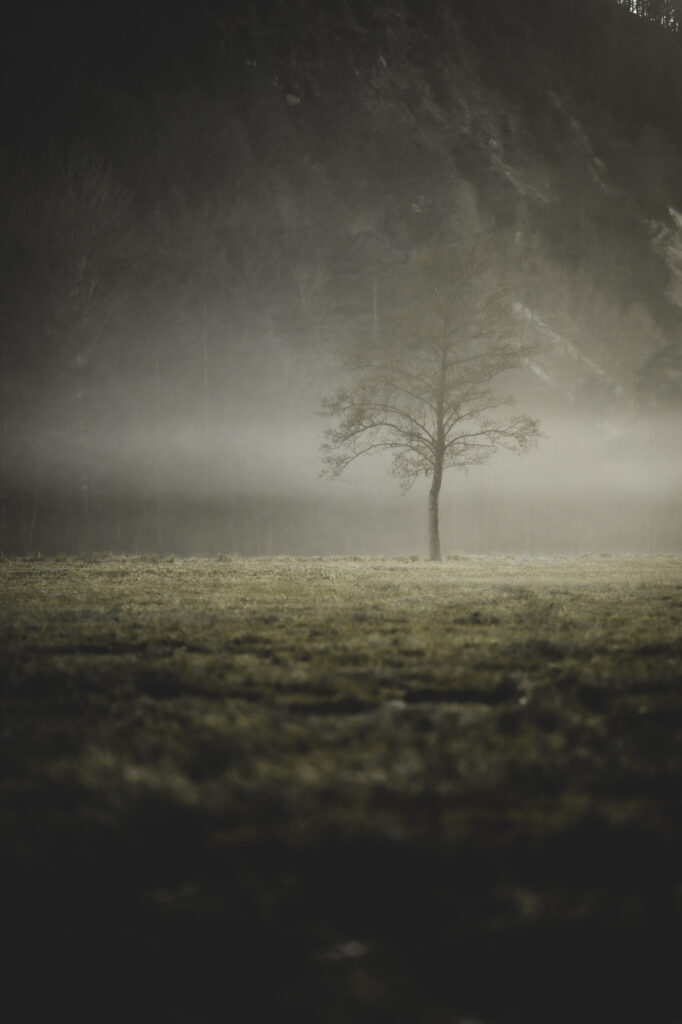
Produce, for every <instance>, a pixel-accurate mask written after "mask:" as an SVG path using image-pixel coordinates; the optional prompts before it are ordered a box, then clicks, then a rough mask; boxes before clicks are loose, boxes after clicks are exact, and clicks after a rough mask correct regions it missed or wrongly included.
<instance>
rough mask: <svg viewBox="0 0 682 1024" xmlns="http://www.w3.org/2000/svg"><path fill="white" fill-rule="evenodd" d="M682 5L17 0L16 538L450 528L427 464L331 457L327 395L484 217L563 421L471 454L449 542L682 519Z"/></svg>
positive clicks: (514, 388) (416, 542)
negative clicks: (337, 469)
mask: <svg viewBox="0 0 682 1024" xmlns="http://www.w3.org/2000/svg"><path fill="white" fill-rule="evenodd" d="M102 10H104V8H102ZM679 14H680V12H679V5H678V4H676V3H674V2H669V3H664V4H662V5H661V4H658V5H656V4H647V5H645V4H637V3H632V2H627V3H619V2H618V0H574V2H573V3H571V4H567V3H562V2H559V0H556V2H554V3H546V2H545V3H540V2H539V0H504V2H503V0H478V2H476V3H474V2H467V0H452V2H450V3H442V4H433V5H423V4H418V3H416V2H412V0H384V2H382V3H379V4H375V5H371V9H370V8H369V6H368V5H366V4H364V3H360V2H354V0H346V2H344V3H335V4H327V3H313V2H311V0H292V2H290V3H287V4H280V3H276V2H274V0H271V2H260V3H254V2H248V0H239V2H234V3H227V2H223V3H220V2H218V0H210V2H207V3H206V4H205V5H203V6H202V7H201V9H199V8H197V7H196V6H195V5H193V4H190V3H181V2H178V3H173V4H156V3H150V4H148V5H143V6H142V8H140V9H138V10H136V11H133V10H129V9H128V8H127V7H126V6H123V7H120V8H117V9H116V11H113V10H111V11H109V16H108V18H106V19H103V17H102V12H101V11H99V10H97V11H91V12H90V13H89V14H88V15H87V16H83V15H80V14H77V13H76V11H75V7H74V8H73V10H71V8H70V7H69V5H68V4H67V5H65V6H60V7H59V9H58V10H48V11H43V10H41V7H40V6H36V5H30V4H29V5H28V6H27V7H26V8H25V10H23V11H22V12H21V13H15V14H14V15H13V16H12V19H13V20H12V23H11V25H10V28H9V31H8V32H6V33H5V38H4V41H3V44H2V45H3V54H2V57H3V66H4V74H5V78H6V88H5V89H4V99H3V104H4V109H3V114H4V124H5V125H6V131H5V138H4V140H3V143H2V148H1V150H0V161H1V163H0V168H1V171H2V174H1V181H2V199H1V204H2V219H3V225H4V230H3V233H2V237H1V238H0V271H1V274H2V299H1V317H2V332H1V335H0V344H1V346H2V348H1V351H0V368H1V381H0V402H1V417H2V422H1V424H0V433H1V441H2V453H1V463H0V477H1V479H0V488H1V494H0V550H1V551H2V552H5V553H22V554H26V553H32V552H43V553H49V552H74V551H92V550H105V549H106V550H112V551H119V552H133V551H135V552H138V551H142V552H159V553H175V554H202V553H206V554H216V553H221V552H224V553H238V554H246V555H256V554H284V553H286V554H295V555H311V554H334V553H337V554H370V553H371V554H403V555H422V554H423V553H424V552H425V550H426V500H427V483H426V481H418V482H417V484H416V485H415V487H414V488H413V490H412V491H410V492H409V493H408V494H407V495H402V494H401V493H400V488H399V486H398V483H397V482H396V481H395V480H394V479H392V478H391V477H390V475H388V473H387V463H386V462H385V461H382V459H381V458H373V459H367V460H365V461H364V462H360V463H358V464H357V465H355V466H354V467H353V468H352V470H351V471H349V472H348V473H347V474H346V476H345V477H344V478H343V479H342V480H340V481H336V482H333V483H330V482H328V481H326V480H323V479H321V478H320V475H319V474H320V468H321V463H320V454H319V446H320V443H321V441H322V439H323V431H324V429H325V427H327V426H328V425H329V424H328V423H327V422H326V421H325V420H324V419H323V418H322V417H321V416H320V415H319V410H320V405H321V400H322V398H323V397H324V396H325V395H327V394H329V393H330V392H331V391H333V390H334V389H335V388H336V387H337V386H338V385H339V384H340V383H342V382H343V380H344V370H343V365H342V359H341V358H340V357H341V356H342V355H343V352H344V349H346V350H347V349H348V347H349V346H351V345H354V344H357V340H358V337H361V336H362V331H363V330H364V329H365V328H364V326H363V325H366V324H367V323H368V322H370V321H371V320H372V319H373V318H374V319H376V318H377V317H382V316H386V317H388V316H390V315H391V314H393V313H394V308H393V304H394V295H395V289H394V288H393V287H392V286H391V282H392V281H394V280H395V279H396V276H398V277H399V276H400V275H401V274H405V273H409V268H410V265H411V263H412V262H413V261H414V260H415V258H417V257H418V255H419V254H423V253H425V252H428V251H429V249H430V248H432V247H435V246H437V245H439V244H441V243H442V242H443V240H446V241H448V242H452V241H456V239H457V237H458V235H457V232H458V231H462V230H463V228H462V225H463V224H465V223H466V225H468V229H470V230H475V231H484V232H485V233H486V234H487V235H492V236H493V237H494V238H495V240H496V259H497V260H498V261H499V263H500V264H501V265H502V266H503V267H504V269H505V273H506V275H507V277H508V279H509V280H510V281H511V282H512V292H513V302H514V306H513V308H514V315H515V317H516V320H517V322H518V324H519V327H520V329H521V330H522V331H523V332H524V336H525V337H526V338H527V340H529V341H530V342H532V343H533V344H534V346H535V349H534V353H533V355H532V357H531V358H530V359H529V360H528V362H527V364H526V365H525V366H524V368H523V370H522V371H519V372H517V373H515V374H514V375H513V378H512V379H510V380H509V381H508V382H505V389H506V390H509V392H510V393H512V394H513V395H514V396H515V398H516V399H517V405H518V409H519V411H521V412H525V413H528V414H529V415H533V416H538V417H539V418H540V419H541V421H542V428H543V431H544V434H545V437H544V438H543V440H541V441H540V443H539V446H538V448H537V449H536V450H535V451H533V452H531V454H530V455H528V456H524V457H523V458H517V457H514V456H507V455H504V454H499V455H497V456H494V457H493V459H492V460H491V461H490V462H489V463H488V464H487V465H486V466H483V467H476V468H473V469H471V470H470V471H469V472H468V473H455V472H451V473H449V474H448V475H447V476H446V479H445V483H444V489H443V497H442V508H441V530H442V540H443V548H444V551H445V552H492V551H507V552H512V553H525V554H562V553H578V552H581V551H587V550H593V551H594V550H598V551H601V550H604V551H645V552H646V551H672V550H680V548H681V547H682V514H681V513H682V458H681V455H680V439H681V438H682V432H681V430H680V427H681V426H682V417H681V415H680V412H681V407H680V397H681V390H682V351H681V350H682V129H681V128H680V125H681V124H682V31H680V17H679ZM462 211H464V213H465V215H463V212H462Z"/></svg>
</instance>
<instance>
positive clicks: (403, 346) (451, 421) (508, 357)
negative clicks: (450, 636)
mask: <svg viewBox="0 0 682 1024" xmlns="http://www.w3.org/2000/svg"><path fill="white" fill-rule="evenodd" d="M493 263H494V261H493V259H492V250H491V248H490V245H489V244H488V243H486V242H485V241H482V240H481V239H480V238H475V239H473V240H472V241H471V242H470V243H469V244H465V245H458V246H448V247H444V248H441V249H439V250H438V251H437V252H435V253H431V254H430V255H428V256H427V257H426V258H422V259H420V260H417V261H415V262H414V263H413V265H412V266H411V267H410V271H409V274H408V275H406V277H407V279H406V280H405V279H402V280H401V281H400V292H399V294H400V295H402V296H403V298H404V299H405V297H406V300H405V301H403V302H402V303H400V308H399V311H397V312H396V313H394V314H392V315H391V316H388V317H386V316H381V317H380V330H379V331H378V332H375V333H376V334H377V335H378V336H376V337H375V338H374V339H371V338H370V339H368V340H367V341H366V343H365V345H364V347H361V348H358V349H356V350H355V351H353V352H352V353H351V354H350V355H349V356H347V357H346V359H345V362H346V366H347V369H348V371H349V372H350V377H351V382H350V383H349V385H348V386H346V387H341V388H340V389H339V390H338V391H337V392H336V393H335V394H334V395H333V396H331V397H328V398H326V399H324V401H323V409H322V411H323V413H324V414H325V415H328V416H330V417H333V418H334V419H335V420H336V421H337V425H336V426H334V427H332V428H331V429H329V430H327V431H325V438H326V441H325V443H324V444H323V446H322V453H323V463H324V471H323V472H324V475H326V476H328V477H330V478H334V477H338V476H339V475H340V474H341V473H343V471H344V470H345V469H346V468H347V467H348V466H349V465H350V464H351V463H352V462H354V461H355V460H356V459H358V458H360V457H361V456H363V455H367V454H369V453H371V452H378V451H386V452H390V454H391V456H392V463H391V471H392V473H393V475H394V476H396V477H398V479H399V480H400V481H401V484H402V487H403V489H404V490H408V489H409V488H410V487H411V486H412V484H413V483H414V481H415V480H416V478H417V477H418V476H421V475H424V476H425V477H427V478H428V479H429V480H430V489H429V504H428V510H429V511H428V521H429V557H430V558H431V559H432V560H434V561H440V558H441V546H440V530H439V498H440V491H441V485H442V481H443V474H444V473H445V471H446V470H448V469H466V468H467V467H469V466H474V465H479V464H481V463H483V462H485V461H486V460H487V459H488V458H489V457H490V456H491V455H492V454H493V453H494V452H496V451H497V450H499V449H501V448H505V449H508V450H511V451H515V452H524V451H526V450H528V448H529V447H531V445H533V444H534V443H535V441H536V439H537V438H538V437H539V436H540V428H539V424H538V422H537V421H536V420H534V419H531V418H530V417H528V416H524V415H519V414H509V413H508V414H507V415H504V416H496V415H494V413H495V410H498V409H501V408H502V407H505V406H509V405H511V404H512V403H513V399H512V398H511V397H510V396H509V395H505V394H501V393H499V392H498V391H497V390H496V389H495V387H494V382H496V381H497V379H498V378H500V377H501V375H503V374H505V373H506V372H507V371H510V370H513V369H515V368H517V367H519V366H521V365H522V363H523V361H524V359H525V358H526V357H527V354H528V348H527V347H526V346H524V345H523V344H522V342H521V340H520V327H519V324H518V322H517V321H516V320H515V317H514V313H513V304H512V302H511V299H510V296H509V295H508V293H507V290H506V288H505V287H504V286H503V285H502V283H501V281H500V277H499V275H497V274H496V273H495V272H494V270H493ZM395 302H398V299H395ZM491 414H492V415H491Z"/></svg>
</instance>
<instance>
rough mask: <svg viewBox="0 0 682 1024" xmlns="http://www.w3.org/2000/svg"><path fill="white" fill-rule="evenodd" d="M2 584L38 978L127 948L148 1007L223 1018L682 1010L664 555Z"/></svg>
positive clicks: (14, 870) (0, 667)
mask: <svg viewBox="0 0 682 1024" xmlns="http://www.w3.org/2000/svg"><path fill="white" fill-rule="evenodd" d="M0 593H1V594H2V611H1V615H0V650H1V652H2V653H0V671H1V672H2V677H3V680H4V686H3V692H2V699H3V710H4V716H3V730H4V732H3V735H4V751H5V762H6V766H7V771H6V772H5V783H4V809H5V810H4V813H5V818H4V821H5V826H6V827H5V833H6V837H7V842H6V845H5V854H4V857H5V863H4V876H5V878H6V879H10V880H11V882H12V885H11V899H10V901H9V902H10V914H9V920H11V922H12V927H13V928H14V929H15V930H16V932H17V934H18V935H19V936H20V938H21V941H19V942H18V948H20V949H22V950H24V953H25V954H26V953H27V951H30V952H29V953H28V956H27V960H28V962H29V963H34V961H35V958H36V957H38V955H39V953H40V954H41V955H43V956H44V957H47V955H48V951H49V950H51V951H52V956H53V957H54V950H55V948H56V949H59V950H61V951H62V952H61V954H60V956H59V957H58V963H59V964H60V965H61V972H62V973H63V972H64V970H65V964H66V960H67V959H70V960H72V961H73V962H74V963H81V962H82V963H83V964H84V966H85V968H86V970H87V969H89V970H90V973H92V972H93V970H94V964H93V954H92V948H91V946H90V944H89V938H88V937H90V936H92V935H93V934H94V935H96V936H97V939H96V942H97V943H99V947H98V948H101V949H102V951H103V952H102V956H101V958H95V959H96V960H97V970H95V975H96V976H97V977H99V972H100V971H102V972H103V975H102V977H103V978H107V977H108V976H109V969H110V968H111V967H112V963H111V960H112V957H113V956H114V954H113V953H112V949H114V948H115V949H118V950H119V953H120V952H121V950H122V949H123V947H125V950H126V952H125V954H124V959H125V961H126V964H127V966H128V970H129V971H131V972H134V969H135V968H134V965H135V964H136V965H137V967H138V968H139V966H140V963H141V962H143V963H144V970H143V972H142V973H143V974H144V978H143V979H142V980H143V981H144V985H143V991H144V992H145V993H146V995H145V998H146V999H147V1003H145V1004H144V1007H142V1004H140V1007H138V1008H140V1019H143V1018H146V1019H150V1016H149V1014H151V1019H158V1020H176V1021H187V1022H189V1021H193V1022H194V1021H197V1022H203V1021H209V1020H211V1021H212V1020H214V1019H215V1020H218V1019H221V1020H222V1019H224V1015H223V1016H221V1012H222V1013H223V1014H224V1011H225V1005H222V1007H220V1006H218V1003H219V1002H220V998H219V995H220V991H222V988H221V986H222V984H223V983H224V984H225V986H226V989H227V992H228V994H229V998H228V996H226V998H228V1004H229V1006H230V1007H231V1008H232V1009H233V1010H234V1012H236V1013H237V1016H236V1018H235V1019H239V1020H246V1019H253V1020H260V1019H262V1015H264V1014H265V1015H269V1014H270V1013H271V1012H273V1011H274V1010H275V1008H279V1009H278V1012H282V1013H285V1012H286V1013H291V1014H292V1015H293V1018H294V1019H297V1020H301V1021H311V1022H312V1021H316V1022H317V1021H319V1022H322V1024H325V1022H327V1021H328V1022H330V1024H337V1022H345V1021H351V1020H352V1021H354V1022H356V1021H367V1022H368V1024H369V1022H374V1021H384V1020H385V1021H388V1020H391V1021H400V1020H404V1021H409V1020H415V1021H416V1020H419V1021H424V1022H427V1024H431V1022H433V1024H437V1022H440V1021H445V1020H448V1021H453V1020H457V1019H458V1017H457V1014H465V1013H470V1014H471V1013H473V1014H475V1015H477V1016H478V1018H479V1019H481V1020H485V1021H487V1020H490V1021H498V1020H500V1021H502V1020H504V1021H507V1020H508V1021H512V1020H517V1019H524V1020H528V1019H538V1020H539V1019H554V1020H560V1019H570V1017H571V1015H572V1014H574V1013H575V1012H576V1007H577V1006H578V1005H579V1004H580V1000H581V999H584V998H585V997H586V993H587V987H588V982H589V983H590V984H591V985H592V986H593V987H594V986H595V984H596V988H597V992H598V996H599V998H598V1000H597V1002H595V1003H594V1004H593V1006H594V1018H593V1017H591V1016H590V1015H589V1012H588V1013H587V1015H586V1011H585V1007H584V1006H582V1009H581V1016H582V1019H584V1020H586V1019H595V1020H596V1019H600V1020H604V1019H611V1018H610V1017H609V1015H608V1012H606V1011H607V1010H608V1009H609V1008H610V1009H614V1008H615V1009H617V1010H618V1012H619V1014H620V1016H619V1017H618V1019H619V1020H622V1019H626V1016H623V1014H626V1013H629V1012H630V1011H632V1012H635V1010H636V1011H637V1012H638V1013H640V1014H642V1013H644V1014H645V1016H640V1017H639V1018H638V1019H639V1020H644V1019H646V1020H648V1021H651V1022H652V1024H653V1022H655V1021H660V1022H661V1024H663V1022H664V1021H665V1020H672V1017H671V1016H667V1017H666V1015H669V1014H671V1013H673V1011H675V1010H677V1009H678V1007H677V1005H676V999H677V995H676V992H675V989H674V986H673V984H672V974H670V977H669V976H668V975H669V972H668V966H669V962H668V959H666V956H667V955H668V954H667V953H666V951H667V950H668V951H669V950H670V948H671V947H670V942H671V938H672V937H673V936H676V937H677V938H679V915H680V898H679V894H680V891H681V890H680V889H679V885H680V882H681V881H682V877H681V875H680V869H679V863H682V856H680V854H682V844H681V843H680V831H681V829H680V826H681V824H682V822H681V820H680V798H681V797H682V687H681V684H680V666H681V664H682V630H681V628H680V622H681V619H682V616H681V609H682V559H681V558H679V557H674V556H670V557H662V556H661V557H659V556H656V557H607V556H584V557H582V558H575V559H553V560H540V559H534V560H524V559H518V558H511V557H497V558H492V557H490V558H484V557H457V558H452V559H450V560H448V561H446V562H445V563H443V564H442V565H432V564H429V563H422V562H417V561H410V560H388V559H366V558H362V559H360V558H359V559H333V558H326V559H291V558H277V559H251V560H245V559H237V558H222V559H218V560H208V559H185V560H182V561H174V560H172V559H169V560H158V559H144V558H129V559H121V558H112V557H107V556H101V557H94V558H90V559H87V560H75V559H69V560H57V559H49V560H48V559H36V560H32V561H28V560H9V561H5V562H3V563H1V564H0ZM27 922H29V924H30V927H29V924H27ZM36 932H37V933H39V934H40V935H41V940H40V942H39V943H38V947H39V952H36V943H35V936H36ZM604 950H608V951H609V952H608V954H605V953H604ZM528 957H534V958H536V959H537V961H538V965H539V970H540V973H541V974H542V977H543V978H544V980H542V981H541V982H540V983H539V987H538V984H535V985H529V984H528V980H527V979H526V981H525V982H523V979H522V976H521V974H520V973H519V972H522V971H523V963H524V962H525V959H527V958H528ZM595 957H597V959H598V964H599V966H598V968H597V963H596V962H595ZM453 958H455V960H456V961H457V963H458V964H459V966H458V967H457V968H455V967H453V963H454V962H455V961H454V960H453ZM524 958H525V959H524ZM114 959H115V957H114ZM226 964H228V965H229V966H225V965H226ZM219 965H222V967H220V966H219ZM624 965H625V967H628V969H629V971H630V973H629V974H628V972H627V971H626V973H625V976H623V967H624ZM35 966H36V967H37V965H35ZM453 971H454V975H453ZM197 972H198V973H199V975H201V977H202V978H203V981H202V982H201V984H202V988H201V989H200V990H198V989H197V988H196V987H195V986H194V985H190V983H189V981H188V979H189V978H190V976H191V977H194V976H195V975H196V974H197ZM216 972H217V974H216ZM221 972H222V973H221ZM491 973H492V974H496V975H497V976H499V979H500V984H501V985H502V986H503V989H504V991H502V990H499V988H494V989H491V988H490V986H489V985H487V984H486V979H487V978H488V977H489V976H490V974H491ZM263 975H266V976H267V977H268V979H269V981H268V985H265V986H263V985H262V984H259V983H257V982H255V981H254V979H255V978H258V977H260V976H263ZM569 976H570V977H572V978H573V981H572V982H571V984H570V985H569ZM616 976H617V977H618V978H620V979H621V980H620V981H619V982H618V986H616V987H617V989H618V990H617V991H614V984H615V979H616ZM183 977H184V981H183ZM219 978H220V979H222V980H221V981H220V983H218V979H219ZM453 978H455V979H456V982H457V983H456V984H455V983H454V981H453ZM163 979H166V980H165V981H164V980H163ZM139 980H140V979H139V978H138V981H139ZM103 983H104V982H103ZM563 984H566V985H567V986H568V987H567V992H566V993H565V994H564V996H562V999H563V1002H561V1005H559V1003H557V1002H552V1001H551V1000H552V999H553V996H552V992H551V987H552V986H554V985H559V986H561V985H563ZM505 986H506V988H505ZM88 991H89V989H88ZM121 991H127V992H131V991H132V981H131V980H130V979H129V980H128V981H126V983H125V984H124V985H123V986H122V989H121ZM652 993H654V994H652ZM581 994H582V995H581ZM83 998H85V997H83ZM88 998H90V997H88ZM557 998H558V997H557ZM81 1003H82V1005H80V1010H81V1011H82V1014H83V1017H85V1016H87V1015H88V1013H89V1009H88V1007H89V1005H90V1004H86V1003H84V1002H83V1000H81ZM114 1003H115V1006H116V1009H115V1010H114V1009H112V1010H111V1018H110V1019H112V1020H113V1019H120V1017H117V1014H119V1013H120V1005H119V1004H118V1003H117V1002H116V1000H115V1001H114ZM607 1003H608V1006H607V1005H606V1004H607ZM113 1005H114V1004H112V1006H113ZM562 1006H565V1013H566V1017H565V1018H564V1017H562V1013H563V1012H564V1010H563V1009H562V1008H561V1007H562ZM237 1007H238V1008H239V1009H238V1012H237V1009H236V1008H237ZM78 1009H79V1007H75V1009H74V1012H75V1013H76V1015H78V1013H77V1012H76V1011H78ZM107 1012H109V1011H108V1010H107V1008H106V1006H104V1005H101V1006H99V1007H98V1011H97V1013H96V1014H95V1016H98V1015H99V1018H100V1019H103V1018H104V1017H106V1014H107ZM605 1013H606V1016H604V1014H605ZM453 1015H454V1016H453ZM27 1019H31V1018H30V1017H27ZM107 1019H109V1018H107ZM128 1019H132V1018H131V1017H130V1016H129V1017H128ZM613 1019H616V1018H615V1017H614V1018H613ZM627 1019H629V1018H627ZM632 1019H634V1017H633V1018H632Z"/></svg>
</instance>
